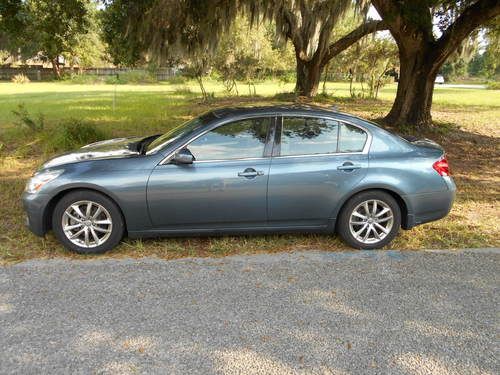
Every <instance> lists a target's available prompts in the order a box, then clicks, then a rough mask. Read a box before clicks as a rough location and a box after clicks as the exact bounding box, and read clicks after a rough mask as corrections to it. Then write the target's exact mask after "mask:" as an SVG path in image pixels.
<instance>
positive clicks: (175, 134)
mask: <svg viewBox="0 0 500 375" xmlns="http://www.w3.org/2000/svg"><path fill="white" fill-rule="evenodd" d="M212 118H213V115H212V114H211V113H206V114H204V115H201V116H200V117H196V118H194V119H192V120H189V121H187V122H185V123H183V124H182V125H179V126H178V127H176V128H173V129H172V130H170V131H168V132H166V133H165V134H163V135H161V136H159V137H158V138H156V139H155V140H154V141H153V142H151V143H150V144H149V145H148V148H147V150H146V152H155V151H157V150H159V149H160V148H163V147H165V146H167V145H169V144H170V143H172V142H174V141H175V140H177V139H179V138H181V137H182V136H184V135H186V134H189V133H191V132H193V131H195V130H197V129H199V128H201V127H202V126H204V125H205V124H207V123H208V122H209V121H210V120H211V119H212Z"/></svg>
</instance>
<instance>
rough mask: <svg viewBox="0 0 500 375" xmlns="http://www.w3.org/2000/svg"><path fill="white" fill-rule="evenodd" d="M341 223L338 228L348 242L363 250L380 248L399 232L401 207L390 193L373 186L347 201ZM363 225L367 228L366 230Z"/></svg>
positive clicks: (341, 235)
mask: <svg viewBox="0 0 500 375" xmlns="http://www.w3.org/2000/svg"><path fill="white" fill-rule="evenodd" d="M366 204H368V213H367V211H366ZM374 210H375V214H374ZM355 212H356V213H355ZM362 216H365V217H366V218H363V217H362ZM351 222H352V223H353V224H352V225H351ZM337 223H338V224H337V232H338V234H339V235H340V237H341V238H342V239H343V240H344V242H345V243H347V244H348V245H350V246H352V247H354V248H356V249H363V250H372V249H379V248H382V247H384V246H386V245H387V244H389V243H390V242H391V241H392V240H393V239H394V237H396V235H397V234H398V232H399V228H400V227H401V209H400V207H399V205H398V203H397V202H396V200H395V199H394V198H393V197H392V196H391V195H390V194H388V193H385V192H383V191H380V190H369V191H365V192H362V193H359V194H356V195H355V196H353V197H352V198H350V199H349V200H348V201H347V203H346V204H345V205H344V207H343V208H342V210H341V212H340V214H339V216H338V222H337ZM381 227H383V228H385V231H384V230H382V229H381ZM363 228H365V229H364V230H362V229H363ZM358 231H359V232H358ZM367 232H369V233H368V235H367ZM375 232H376V233H378V235H377V234H376V233H375ZM356 234H357V235H356ZM365 236H367V237H365Z"/></svg>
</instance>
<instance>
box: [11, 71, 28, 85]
mask: <svg viewBox="0 0 500 375" xmlns="http://www.w3.org/2000/svg"><path fill="white" fill-rule="evenodd" d="M11 81H12V82H14V83H29V82H30V79H29V78H28V77H27V76H26V75H24V74H22V73H21V74H16V75H15V76H14V77H12V79H11Z"/></svg>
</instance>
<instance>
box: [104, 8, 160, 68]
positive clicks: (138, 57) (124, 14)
mask: <svg viewBox="0 0 500 375" xmlns="http://www.w3.org/2000/svg"><path fill="white" fill-rule="evenodd" d="M152 3H153V0H143V1H133V0H114V1H107V5H106V8H105V9H104V11H103V12H102V13H101V24H102V37H103V39H104V41H105V42H106V46H107V52H108V53H109V55H110V56H111V59H112V61H113V63H114V64H115V65H118V66H132V67H133V66H138V65H141V64H143V63H144V62H145V58H144V55H143V52H144V45H143V43H142V40H141V33H140V27H141V23H140V22H129V19H135V20H140V19H141V18H142V17H143V15H144V12H145V11H146V9H147V8H148V7H150V6H151V5H152Z"/></svg>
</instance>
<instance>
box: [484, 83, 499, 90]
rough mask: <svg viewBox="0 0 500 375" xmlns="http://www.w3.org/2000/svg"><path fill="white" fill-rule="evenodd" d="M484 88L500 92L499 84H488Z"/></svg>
mask: <svg viewBox="0 0 500 375" xmlns="http://www.w3.org/2000/svg"><path fill="white" fill-rule="evenodd" d="M486 87H487V88H488V90H500V82H498V81H494V82H488V85H487V86H486Z"/></svg>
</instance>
